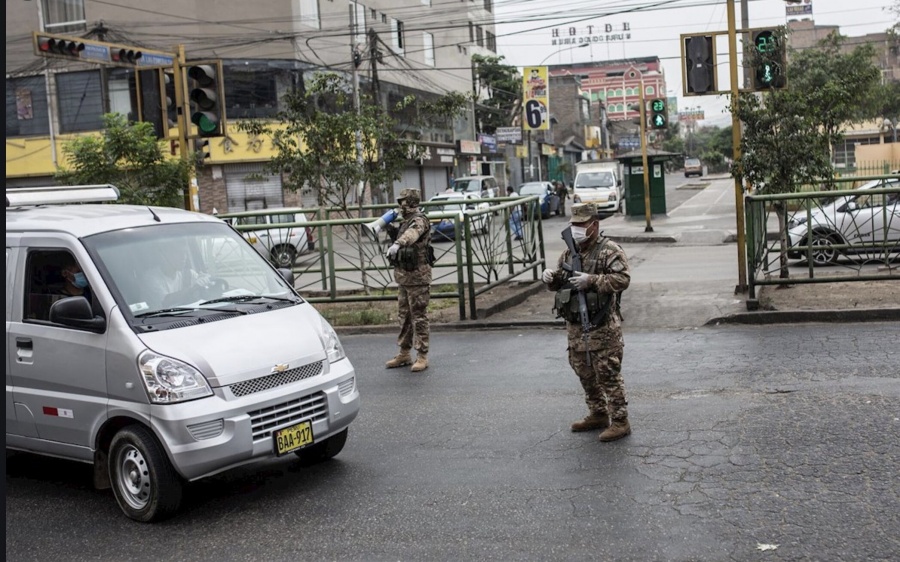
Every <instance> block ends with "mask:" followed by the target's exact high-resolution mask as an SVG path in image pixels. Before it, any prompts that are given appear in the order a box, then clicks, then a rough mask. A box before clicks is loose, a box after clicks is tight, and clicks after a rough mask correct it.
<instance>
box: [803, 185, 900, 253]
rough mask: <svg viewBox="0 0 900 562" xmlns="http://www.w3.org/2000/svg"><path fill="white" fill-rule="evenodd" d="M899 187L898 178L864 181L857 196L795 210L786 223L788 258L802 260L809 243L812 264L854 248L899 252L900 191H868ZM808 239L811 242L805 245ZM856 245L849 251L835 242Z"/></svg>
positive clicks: (839, 198) (866, 250) (869, 250)
mask: <svg viewBox="0 0 900 562" xmlns="http://www.w3.org/2000/svg"><path fill="white" fill-rule="evenodd" d="M885 187H892V188H897V187H900V178H890V179H887V180H873V181H870V182H868V183H865V184H863V185H862V186H860V187H859V188H857V191H858V192H859V193H858V194H857V195H846V196H841V197H838V198H836V199H835V200H834V201H831V202H830V203H828V204H826V205H823V206H821V207H819V208H816V209H814V210H813V211H812V212H811V213H810V217H809V220H807V215H806V211H805V210H804V211H800V212H798V213H796V214H795V215H794V216H793V217H792V218H791V220H790V222H789V224H788V237H789V238H790V240H789V241H790V246H791V249H790V250H789V251H788V257H789V258H791V259H805V258H806V255H807V250H803V249H799V248H798V247H802V246H810V247H811V248H812V250H811V255H812V260H813V263H815V264H818V265H824V264H831V263H835V262H836V261H837V260H838V257H839V256H840V255H841V253H842V252H849V251H852V250H855V251H856V252H857V253H859V252H872V253H873V254H876V255H885V254H886V253H887V254H892V253H898V252H900V193H869V191H870V190H872V189H876V188H885ZM807 242H810V244H807ZM842 244H855V245H857V246H858V247H857V248H856V249H851V250H839V249H837V248H835V247H834V246H836V245H842Z"/></svg>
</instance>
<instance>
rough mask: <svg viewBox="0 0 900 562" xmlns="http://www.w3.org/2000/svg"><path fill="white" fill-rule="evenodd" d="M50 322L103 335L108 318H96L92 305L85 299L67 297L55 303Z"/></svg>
mask: <svg viewBox="0 0 900 562" xmlns="http://www.w3.org/2000/svg"><path fill="white" fill-rule="evenodd" d="M50 321H51V322H53V323H54V324H62V325H63V326H69V327H71V328H78V329H81V330H87V331H89V332H97V333H102V332H103V331H105V330H106V318H104V317H102V316H94V312H93V311H92V310H91V304H90V303H89V302H88V300H87V299H86V298H84V297H66V298H64V299H60V300H58V301H56V302H55V303H53V305H52V306H51V307H50Z"/></svg>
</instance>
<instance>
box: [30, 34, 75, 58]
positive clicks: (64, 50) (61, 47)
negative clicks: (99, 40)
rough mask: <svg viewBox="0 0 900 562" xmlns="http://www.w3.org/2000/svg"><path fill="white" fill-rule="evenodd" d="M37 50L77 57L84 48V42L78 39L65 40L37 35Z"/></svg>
mask: <svg viewBox="0 0 900 562" xmlns="http://www.w3.org/2000/svg"><path fill="white" fill-rule="evenodd" d="M38 50H40V51H41V52H44V53H51V54H54V55H63V56H67V57H79V58H80V56H81V51H83V50H84V43H81V42H80V41H66V40H64V39H56V38H54V37H38Z"/></svg>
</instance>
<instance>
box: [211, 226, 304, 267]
mask: <svg viewBox="0 0 900 562" xmlns="http://www.w3.org/2000/svg"><path fill="white" fill-rule="evenodd" d="M226 221H227V222H229V223H230V224H232V225H233V226H241V225H251V224H252V225H271V227H270V228H268V229H266V230H251V231H243V232H241V234H242V235H243V236H244V238H246V239H247V241H249V242H250V244H252V245H253V247H254V248H255V249H256V251H257V252H259V253H260V254H261V255H262V256H263V257H265V258H268V259H269V261H271V262H272V263H273V264H274V265H275V267H291V266H293V265H294V262H295V261H296V260H297V256H299V255H301V254H305V253H307V252H312V251H314V250H315V249H316V240H315V234H314V232H313V229H312V228H310V227H308V226H306V227H286V226H279V225H282V224H291V223H303V222H307V221H306V215H304V214H303V213H290V214H284V215H255V216H250V217H231V218H228V219H226Z"/></svg>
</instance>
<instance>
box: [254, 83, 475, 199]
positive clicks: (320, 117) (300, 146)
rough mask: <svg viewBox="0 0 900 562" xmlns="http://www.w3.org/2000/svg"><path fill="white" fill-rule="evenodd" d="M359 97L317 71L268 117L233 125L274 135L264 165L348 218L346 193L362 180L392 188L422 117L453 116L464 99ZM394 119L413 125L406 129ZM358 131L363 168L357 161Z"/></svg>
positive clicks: (415, 154) (412, 152)
mask: <svg viewBox="0 0 900 562" xmlns="http://www.w3.org/2000/svg"><path fill="white" fill-rule="evenodd" d="M360 99H361V101H360V107H359V110H358V111H357V109H356V107H355V106H354V100H353V92H352V88H351V87H350V85H349V84H348V81H347V80H346V78H345V77H343V76H340V75H338V74H334V73H327V72H319V73H317V74H316V75H315V76H314V77H313V79H312V80H311V81H310V83H309V84H308V85H307V88H306V90H304V91H299V90H297V91H292V92H289V93H288V94H286V95H285V96H284V98H283V105H284V109H283V110H282V111H280V112H278V114H277V115H276V117H275V119H274V121H270V122H263V121H245V122H242V123H240V124H239V125H238V128H239V129H241V130H245V131H247V132H249V133H251V134H257V135H269V136H270V137H271V138H272V142H273V144H274V146H275V150H276V154H275V156H273V157H272V160H271V161H270V162H269V163H268V164H267V168H268V169H269V171H271V172H272V173H276V174H283V175H284V187H285V188H286V189H289V190H292V191H297V190H300V189H301V188H303V187H307V186H308V187H310V188H312V189H313V190H314V191H315V192H316V200H317V201H318V203H319V205H322V206H335V207H339V208H341V209H344V211H345V212H347V213H348V216H349V207H348V205H349V204H350V203H351V201H352V200H353V198H352V197H350V194H351V193H352V192H353V191H354V190H355V189H357V187H358V186H359V185H360V184H362V185H370V186H378V185H393V182H394V181H396V180H399V179H400V178H401V177H402V173H403V168H404V167H405V165H406V162H407V160H409V159H415V158H420V157H421V156H422V148H421V147H418V146H417V145H416V143H415V141H416V140H417V139H418V138H419V134H420V133H419V131H420V130H421V124H422V123H423V122H424V121H428V122H429V123H435V122H437V121H440V120H441V119H443V120H448V119H452V118H454V117H455V116H457V115H459V114H460V113H461V112H462V111H463V110H464V109H465V107H466V105H467V103H468V100H467V98H466V97H465V96H463V95H461V94H451V95H448V96H443V97H441V98H438V99H436V100H433V101H421V100H417V99H416V98H415V96H406V97H405V98H403V100H401V102H400V103H398V104H397V105H396V106H395V107H392V108H390V113H388V112H385V111H384V110H383V109H382V108H381V107H379V106H378V105H377V104H374V103H371V98H370V97H369V96H367V95H366V94H364V93H361V94H360ZM392 115H393V116H392ZM394 116H397V117H403V118H405V119H406V121H407V123H410V124H412V125H414V126H415V127H414V128H408V129H404V128H403V126H401V125H400V123H399V121H398V119H397V118H396V117H394ZM357 135H358V136H359V146H360V147H361V149H362V151H361V152H362V166H360V163H359V161H358V160H357V158H358V152H357Z"/></svg>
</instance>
